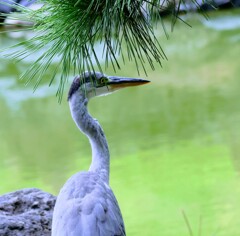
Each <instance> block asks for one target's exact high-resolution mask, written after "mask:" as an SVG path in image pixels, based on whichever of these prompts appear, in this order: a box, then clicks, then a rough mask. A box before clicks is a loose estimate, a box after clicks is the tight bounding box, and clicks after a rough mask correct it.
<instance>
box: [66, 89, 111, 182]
mask: <svg viewBox="0 0 240 236" xmlns="http://www.w3.org/2000/svg"><path fill="white" fill-rule="evenodd" d="M87 104H88V99H87V98H86V97H85V96H84V95H83V94H81V93H78V94H77V93H76V94H73V96H72V97H71V99H70V100H69V105H70V110H71V114H72V118H73V120H74V121H75V123H76V125H77V126H78V128H79V129H80V130H81V131H82V132H83V133H84V134H85V135H86V136H87V137H88V139H89V141H90V144H91V148H92V163H91V166H90V168H89V171H94V172H98V173H99V174H100V175H101V177H102V178H103V179H104V180H105V181H106V182H107V183H108V182H109V158H110V156H109V150H108V144H107V140H106V137H105V135H104V132H103V130H102V128H101V126H100V124H99V123H98V122H97V121H96V120H95V119H93V118H92V117H91V116H90V114H89V113H88V110H87Z"/></svg>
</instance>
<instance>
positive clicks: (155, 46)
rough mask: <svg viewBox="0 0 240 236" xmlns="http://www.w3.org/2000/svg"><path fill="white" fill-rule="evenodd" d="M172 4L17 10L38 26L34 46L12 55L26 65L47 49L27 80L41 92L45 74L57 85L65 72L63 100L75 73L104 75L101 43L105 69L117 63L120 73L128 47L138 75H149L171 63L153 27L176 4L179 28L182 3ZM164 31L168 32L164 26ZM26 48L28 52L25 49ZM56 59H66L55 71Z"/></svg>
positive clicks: (79, 2)
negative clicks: (157, 66)
mask: <svg viewBox="0 0 240 236" xmlns="http://www.w3.org/2000/svg"><path fill="white" fill-rule="evenodd" d="M169 1H170V0H163V1H162V2H161V1H159V0H90V1H89V0H45V1H44V0H41V1H40V2H41V3H43V4H44V5H43V7H42V8H40V9H39V10H35V11H34V10H30V9H28V8H25V7H22V6H20V5H18V4H16V5H15V8H16V10H18V11H20V12H21V14H18V15H17V18H18V19H20V20H21V19H24V20H28V21H30V22H33V23H34V24H33V25H32V26H31V27H30V28H31V29H32V30H33V31H34V32H36V35H35V36H34V37H33V38H31V39H30V40H28V41H25V42H21V43H20V44H17V45H14V48H17V51H16V52H15V53H14V54H11V55H9V56H10V57H12V58H17V59H18V60H22V59H24V58H25V57H27V56H29V55H31V54H32V53H34V52H36V51H40V50H41V51H43V50H42V49H46V48H47V49H46V50H45V51H44V52H43V53H42V54H41V55H40V56H39V58H38V59H37V60H36V61H34V62H33V64H32V66H31V67H30V68H29V69H28V70H27V71H26V72H25V73H24V74H23V76H22V78H24V79H26V81H27V83H29V82H31V81H32V80H34V81H35V86H34V88H35V89H36V88H37V87H38V85H39V83H40V82H41V79H42V77H43V75H44V74H45V73H49V72H50V74H51V78H50V84H51V83H52V82H53V81H54V79H55V77H56V73H57V70H61V78H60V83H59V87H58V91H57V96H58V97H59V99H60V100H61V99H62V95H63V89H64V85H65V83H66V80H67V78H68V76H69V73H70V71H74V73H79V74H81V73H83V72H84V71H86V70H92V71H95V70H96V69H97V70H100V71H103V69H102V67H101V63H100V61H99V58H98V57H97V53H96V51H95V48H94V45H95V44H96V43H97V42H102V43H103V44H104V50H103V55H104V58H105V66H108V65H109V64H112V66H113V68H115V69H120V65H119V62H118V60H119V59H118V55H120V56H121V57H122V58H123V59H124V60H125V61H126V58H125V57H124V56H125V55H124V52H123V50H122V47H123V45H126V48H127V57H128V58H127V59H128V60H133V61H134V62H135V64H136V68H137V69H138V70H139V69H140V68H143V69H144V71H145V73H147V71H146V69H145V65H146V63H148V64H149V65H150V66H151V68H152V69H154V63H155V62H157V63H159V64H160V65H161V62H162V60H164V59H166V56H165V54H164V52H163V50H162V48H161V46H160V44H159V42H158V40H157V38H156V36H155V33H154V27H153V25H154V22H156V21H157V20H159V19H161V15H160V14H159V12H160V11H161V9H164V8H165V7H166V6H167V5H168V4H175V5H174V7H173V8H172V9H174V11H172V17H173V23H175V22H176V20H177V19H178V13H179V4H180V2H175V1H171V2H169ZM192 1H193V2H195V0H192ZM0 3H1V1H0ZM161 22H162V21H161ZM28 27H29V26H28ZM162 27H163V29H164V30H165V31H166V29H165V26H164V24H163V23H162ZM23 45H24V46H25V49H24V51H22V47H21V46H23ZM55 57H60V58H61V60H60V61H59V62H58V64H57V65H56V66H55V69H52V68H50V66H51V65H52V62H53V59H54V58H55ZM92 58H94V60H95V61H96V65H94V64H93V62H92Z"/></svg>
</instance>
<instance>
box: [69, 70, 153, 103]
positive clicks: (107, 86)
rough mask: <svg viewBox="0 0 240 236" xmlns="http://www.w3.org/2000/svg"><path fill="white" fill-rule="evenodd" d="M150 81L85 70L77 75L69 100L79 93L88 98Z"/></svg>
mask: <svg viewBox="0 0 240 236" xmlns="http://www.w3.org/2000/svg"><path fill="white" fill-rule="evenodd" d="M148 82H150V81H148V80H143V79H137V78H126V77H116V76H107V75H105V74H102V73H100V72H85V73H83V74H82V75H80V76H77V77H75V79H74V80H73V82H72V85H71V87H70V90H69V93H68V100H69V101H70V100H71V99H72V97H73V96H76V95H77V94H79V95H80V94H82V95H84V96H85V97H86V98H87V99H90V98H92V97H96V96H102V95H107V94H110V93H112V92H114V91H116V90H119V89H121V88H125V87H130V86H137V85H142V84H146V83H148Z"/></svg>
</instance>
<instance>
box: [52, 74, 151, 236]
mask: <svg viewBox="0 0 240 236" xmlns="http://www.w3.org/2000/svg"><path fill="white" fill-rule="evenodd" d="M148 82H149V81H148V80H143V79H136V78H124V77H114V76H107V75H105V74H102V73H100V72H85V73H83V74H82V75H81V76H77V77H75V79H74V81H73V82H72V85H71V87H70V90H69V94H68V102H69V106H70V111H71V115H72V118H73V120H74V121H75V123H76V125H77V127H78V128H79V129H80V130H81V131H82V132H83V133H84V134H85V135H86V136H87V137H88V139H89V141H90V144H91V148H92V162H91V165H90V168H89V170H88V171H81V172H78V173H76V174H75V175H73V176H72V177H70V179H69V180H68V181H67V182H66V183H65V185H64V186H63V187H62V189H61V190H60V193H59V195H58V197H57V201H56V205H55V208H54V213H53V222H52V236H117V235H118V236H124V235H126V233H125V227H124V223H123V219H122V214H121V211H120V208H119V206H118V202H117V199H116V198H115V196H114V194H113V191H112V190H111V188H110V187H109V158H110V155H109V149H108V144H107V140H106V138H105V135H104V132H103V130H102V128H101V126H100V124H99V123H98V121H97V120H96V119H94V118H92V117H91V115H90V114H89V113H88V110H87V105H88V101H89V99H90V98H92V97H95V96H101V95H107V94H109V93H111V92H113V91H115V90H118V89H121V88H124V87H128V86H135V85H141V84H145V83H148Z"/></svg>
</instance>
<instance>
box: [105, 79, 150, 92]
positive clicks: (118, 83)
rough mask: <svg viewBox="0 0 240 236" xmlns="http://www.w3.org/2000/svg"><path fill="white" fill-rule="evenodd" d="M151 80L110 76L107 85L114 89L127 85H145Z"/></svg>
mask: <svg viewBox="0 0 240 236" xmlns="http://www.w3.org/2000/svg"><path fill="white" fill-rule="evenodd" d="M149 82H150V81H149V80H144V79H137V78H126V77H115V76H109V77H108V82H107V85H108V86H109V87H111V89H112V90H113V91H114V90H118V89H121V88H125V87H130V86H138V85H143V84H146V83H149Z"/></svg>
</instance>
